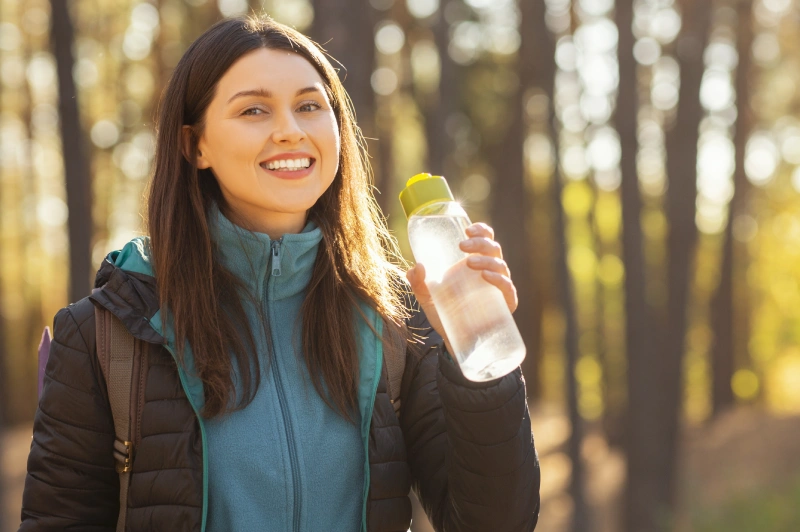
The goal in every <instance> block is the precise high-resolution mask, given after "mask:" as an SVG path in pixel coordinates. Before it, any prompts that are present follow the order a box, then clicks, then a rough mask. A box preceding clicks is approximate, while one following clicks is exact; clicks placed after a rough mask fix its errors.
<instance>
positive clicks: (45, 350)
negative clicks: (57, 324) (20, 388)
mask: <svg viewBox="0 0 800 532" xmlns="http://www.w3.org/2000/svg"><path fill="white" fill-rule="evenodd" d="M49 358H50V327H45V328H44V332H42V341H41V342H39V395H38V397H41V396H42V383H43V382H44V368H46V367H47V359H49Z"/></svg>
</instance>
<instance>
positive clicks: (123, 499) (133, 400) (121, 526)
mask: <svg viewBox="0 0 800 532" xmlns="http://www.w3.org/2000/svg"><path fill="white" fill-rule="evenodd" d="M95 323H96V340H97V358H98V361H99V362H100V368H101V370H102V372H103V376H104V377H105V379H106V388H107V389H108V401H109V403H110V405H111V415H112V416H113V418H114V433H115V436H116V438H115V440H114V449H113V455H114V460H115V462H116V469H117V473H119V517H118V519H117V532H124V531H125V521H126V516H127V510H128V486H129V485H130V474H131V473H130V472H131V468H132V467H133V459H134V456H135V444H136V443H138V441H136V440H138V439H139V434H138V431H139V423H140V420H141V412H142V409H143V407H144V378H145V375H146V370H147V362H146V356H147V350H146V349H143V344H144V342H142V341H141V340H138V339H136V338H134V337H133V335H131V333H130V332H128V330H127V329H126V328H125V326H124V325H123V324H122V322H121V321H120V320H119V318H117V317H116V316H114V315H113V314H112V313H111V312H110V311H108V310H106V309H104V308H101V307H99V306H95Z"/></svg>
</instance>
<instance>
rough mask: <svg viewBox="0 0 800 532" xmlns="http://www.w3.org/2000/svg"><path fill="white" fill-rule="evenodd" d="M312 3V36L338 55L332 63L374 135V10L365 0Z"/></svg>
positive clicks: (366, 129) (364, 128)
mask: <svg viewBox="0 0 800 532" xmlns="http://www.w3.org/2000/svg"><path fill="white" fill-rule="evenodd" d="M312 3H313V6H314V14H315V15H314V21H313V23H312V25H311V29H310V31H309V36H310V37H311V38H312V39H314V40H315V41H316V42H318V43H319V44H320V45H321V46H322V47H323V48H325V50H326V51H327V52H328V54H330V56H331V57H333V58H334V59H335V61H334V60H332V61H331V63H332V64H333V66H334V68H336V69H338V70H339V71H340V72H339V77H340V79H341V80H342V83H343V84H344V87H345V89H346V90H347V93H348V94H349V95H350V99H351V100H352V102H353V107H354V109H355V112H356V118H357V119H358V125H359V127H360V128H361V130H362V132H363V134H364V136H365V137H367V138H374V137H375V136H376V132H377V128H376V127H375V92H374V91H373V90H372V81H371V80H372V71H373V69H374V67H375V36H374V30H373V28H374V26H375V22H376V20H375V13H374V11H375V10H374V9H373V8H372V6H371V5H370V4H369V3H368V2H364V1H363V0H314V1H313V2H312ZM337 62H338V63H337ZM379 142H381V140H379ZM383 179H386V176H382V175H376V181H377V182H379V181H381V180H383ZM376 184H380V183H376ZM380 199H382V198H380Z"/></svg>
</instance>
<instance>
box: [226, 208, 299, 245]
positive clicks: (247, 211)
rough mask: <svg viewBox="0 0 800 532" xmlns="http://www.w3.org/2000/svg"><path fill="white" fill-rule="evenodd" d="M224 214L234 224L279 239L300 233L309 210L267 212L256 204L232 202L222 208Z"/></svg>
mask: <svg viewBox="0 0 800 532" xmlns="http://www.w3.org/2000/svg"><path fill="white" fill-rule="evenodd" d="M221 211H222V214H224V215H225V217H226V218H227V219H228V220H230V221H231V222H233V223H234V224H236V225H238V226H239V227H242V228H244V229H247V230H248V231H252V232H254V233H263V234H266V235H268V236H269V238H270V239H271V240H278V239H279V238H281V237H282V236H283V235H286V234H297V233H300V232H301V231H302V230H303V228H304V227H305V226H306V221H307V218H308V211H305V212H300V213H296V212H286V213H283V212H267V211H264V210H263V209H260V208H258V207H256V206H254V205H236V206H235V207H231V206H230V203H229V204H228V205H226V206H225V207H224V208H222V209H221Z"/></svg>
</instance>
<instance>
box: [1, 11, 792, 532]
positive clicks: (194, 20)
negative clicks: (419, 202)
mask: <svg viewBox="0 0 800 532" xmlns="http://www.w3.org/2000/svg"><path fill="white" fill-rule="evenodd" d="M252 12H257V13H261V12H266V13H268V14H269V15H271V16H273V17H274V18H275V19H277V20H278V21H281V22H284V23H286V24H289V25H292V26H294V27H296V28H297V29H299V30H301V31H303V32H305V33H307V34H308V35H310V36H311V37H312V38H314V39H315V40H316V41H318V42H320V43H321V44H322V45H323V46H324V47H325V48H326V49H327V50H328V52H329V53H330V54H331V55H332V56H333V57H335V58H336V59H337V60H338V61H340V63H341V65H340V74H341V77H342V78H343V79H344V83H345V86H346V87H347V89H348V91H349V93H350V95H351V97H352V99H353V101H354V104H355V108H356V110H357V114H358V122H359V124H360V126H361V128H362V130H363V132H364V134H365V136H366V137H368V139H369V140H368V144H369V150H370V154H371V156H372V162H373V167H374V172H375V184H376V187H377V189H378V190H379V191H380V195H379V196H378V198H379V202H380V203H381V206H382V207H383V209H384V212H385V213H386V215H387V217H388V222H389V225H390V227H391V228H392V230H393V231H394V233H395V234H396V235H397V238H398V239H399V241H400V243H401V244H402V245H403V246H404V250H405V251H406V252H407V253H408V245H407V240H406V235H405V218H404V216H403V214H402V211H401V209H400V204H399V202H398V201H397V194H398V192H399V190H400V189H401V187H402V185H403V183H404V181H405V179H407V178H408V177H409V176H411V175H413V174H415V173H418V172H420V171H430V172H432V173H434V174H443V175H445V176H446V177H447V178H448V180H449V181H450V183H451V186H452V188H453V190H454V192H455V194H456V196H457V198H458V199H460V201H461V202H462V203H463V205H464V206H465V207H466V209H467V211H468V212H469V214H470V216H471V218H472V220H473V221H487V222H488V223H490V224H491V225H493V226H494V228H495V229H496V231H497V238H498V240H499V241H500V242H501V243H502V244H503V247H504V251H505V253H506V259H507V261H508V263H509V266H510V268H511V272H512V275H513V277H514V279H515V282H516V285H517V287H518V290H519V296H520V306H519V309H518V310H517V312H516V314H515V318H516V320H517V323H518V324H519V327H520V329H521V331H522V333H523V336H524V338H525V341H526V344H527V346H528V355H527V359H526V361H525V363H524V371H525V376H526V379H527V383H528V391H529V394H530V396H529V404H530V408H531V412H532V415H533V429H534V434H535V437H536V442H537V448H538V450H539V454H540V458H541V464H542V490H541V493H542V510H541V517H540V524H539V527H538V528H537V530H539V531H565V532H566V531H574V532H589V531H597V532H600V531H610V532H616V531H624V532H650V531H666V530H696V531H747V532H758V531H770V532H777V531H793V532H794V531H797V530H800V452H798V450H800V93H798V86H800V31H798V28H800V1H798V0H713V1H711V0H616V1H615V0H572V1H570V0H263V1H262V0H250V1H249V2H248V1H247V0H72V1H69V2H65V0H25V1H24V2H22V1H20V0H0V281H1V282H0V402H1V403H0V407H1V408H0V416H1V417H0V432H3V433H4V436H3V435H0V459H2V460H0V467H2V469H4V470H5V471H6V474H5V476H0V479H4V480H2V484H0V490H3V489H4V490H5V492H6V499H5V500H6V503H5V505H0V530H4V528H3V523H4V522H5V523H8V524H7V527H8V529H9V530H15V529H16V524H17V523H18V522H19V521H18V520H19V505H20V499H19V497H20V490H21V482H22V480H23V479H24V473H25V459H26V457H27V451H28V445H29V442H30V430H31V429H30V422H31V419H32V417H33V413H34V411H35V408H36V348H37V345H38V342H39V339H40V337H41V332H42V328H43V327H44V325H51V324H52V318H53V316H54V314H55V312H56V311H57V310H58V309H59V308H60V307H62V306H64V305H66V304H67V303H68V302H69V301H74V300H77V299H79V298H81V297H83V296H85V295H87V294H88V292H89V289H90V286H91V281H92V278H93V273H94V271H95V269H96V268H97V267H98V265H99V264H100V261H101V260H102V259H103V257H104V256H105V255H106V253H107V252H109V251H111V250H113V249H118V248H119V247H121V246H122V245H123V244H124V243H125V242H126V241H127V240H128V239H130V238H131V237H132V236H135V235H137V234H140V233H141V231H143V226H142V204H141V199H142V197H143V194H144V191H145V189H146V185H147V181H148V176H149V172H150V165H151V162H152V157H153V142H154V134H153V127H154V124H153V117H154V115H155V110H156V107H157V101H158V98H159V95H160V94H161V91H162V89H163V87H164V86H165V84H166V82H167V80H168V79H169V76H170V72H171V69H172V68H173V67H174V66H175V64H176V63H177V61H178V59H179V58H180V56H181V54H182V52H183V50H185V48H186V47H187V46H188V45H189V43H190V42H191V41H192V40H193V39H194V38H196V37H197V36H198V35H199V34H200V33H202V32H203V31H204V30H205V29H207V28H208V27H209V26H210V25H211V24H212V23H213V22H215V21H217V20H219V19H220V18H221V17H223V16H232V15H240V14H246V13H252ZM408 256H409V258H410V254H408ZM3 512H5V516H2V514H3ZM3 519H5V521H4V520H3Z"/></svg>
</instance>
